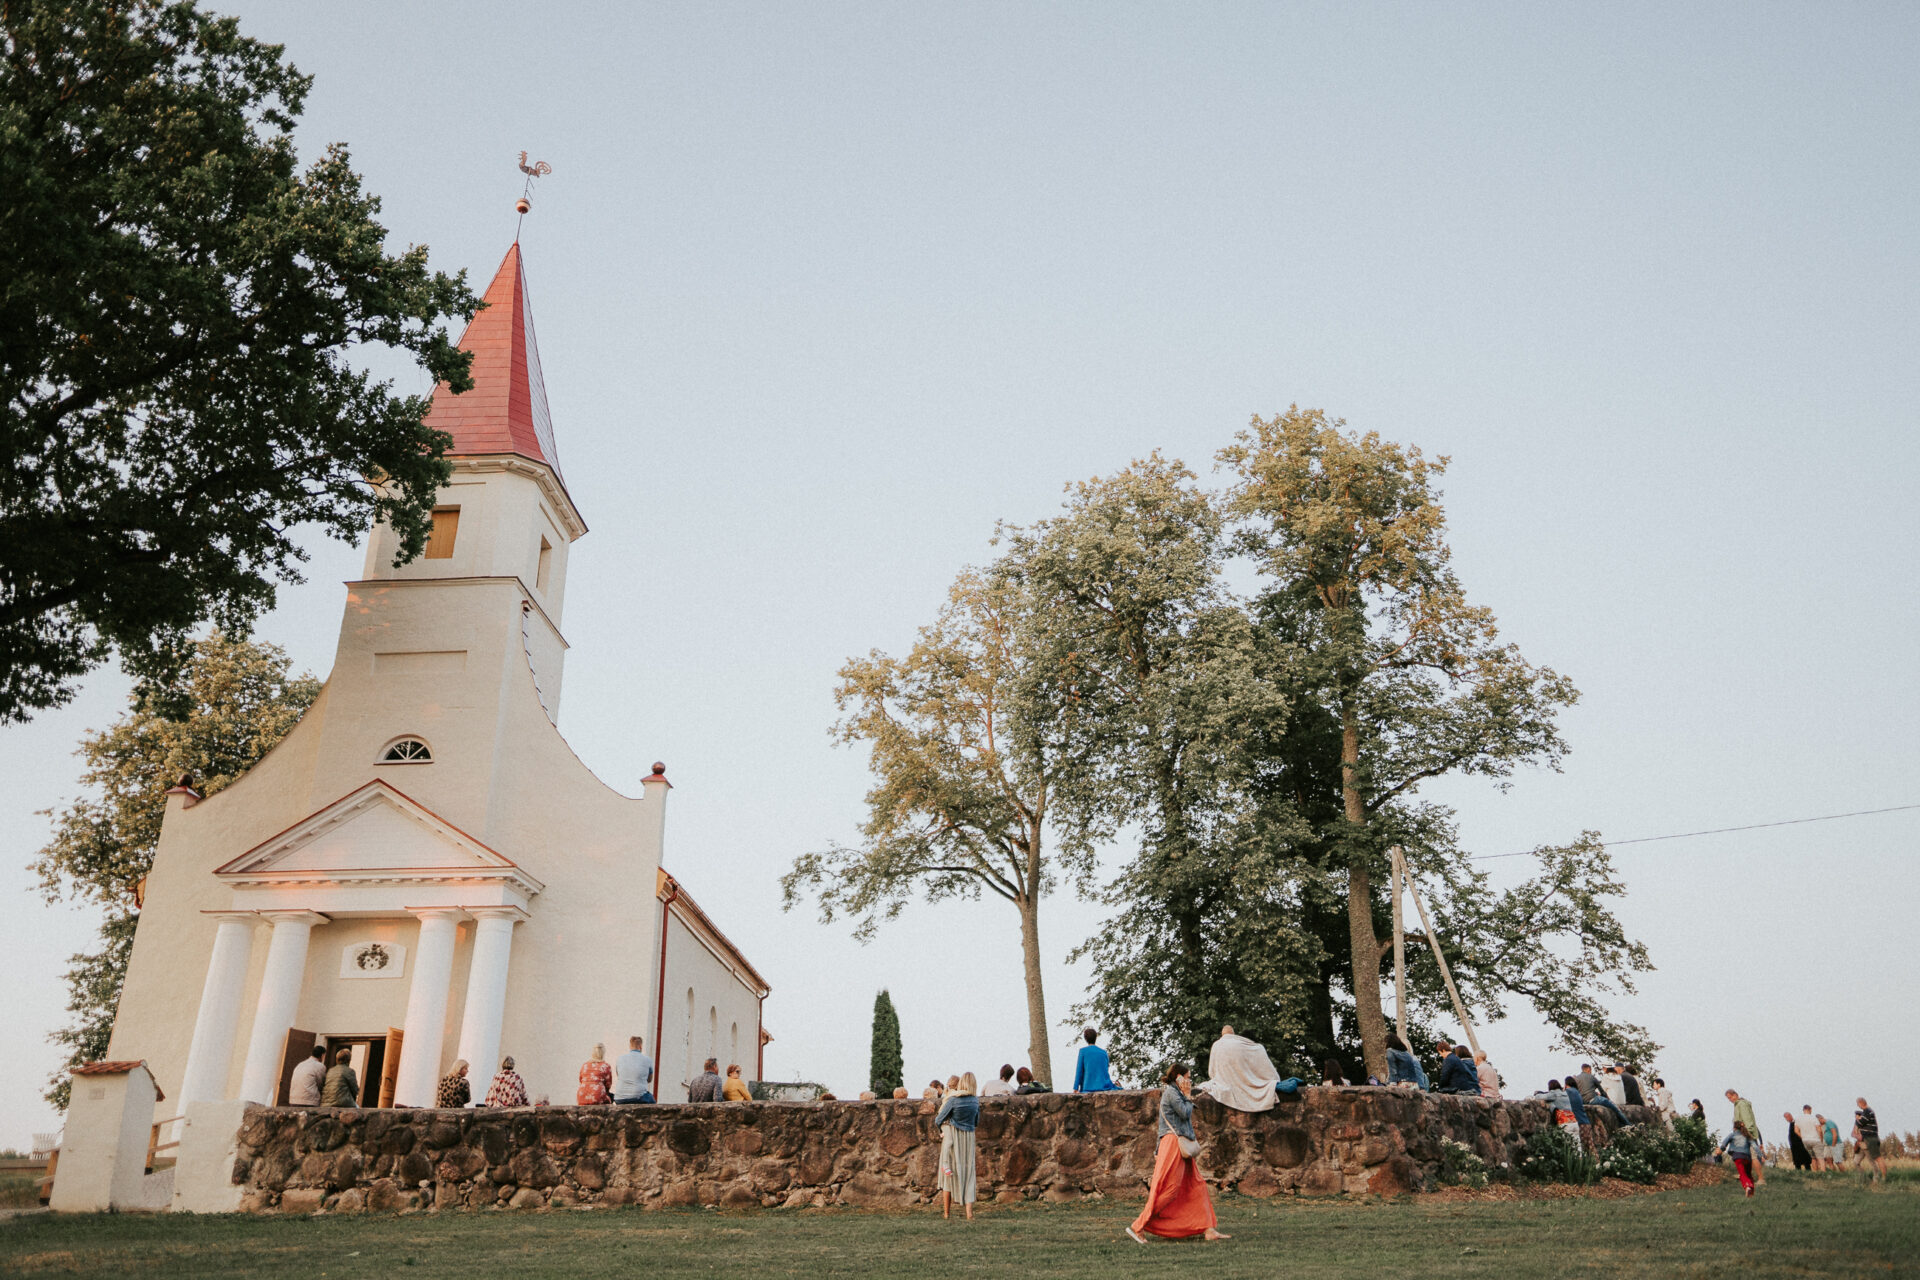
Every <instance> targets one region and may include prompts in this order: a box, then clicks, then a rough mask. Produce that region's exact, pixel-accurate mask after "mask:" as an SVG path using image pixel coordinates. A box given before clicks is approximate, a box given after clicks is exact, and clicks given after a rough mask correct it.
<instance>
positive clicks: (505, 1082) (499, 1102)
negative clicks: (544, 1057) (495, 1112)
mask: <svg viewBox="0 0 1920 1280" xmlns="http://www.w3.org/2000/svg"><path fill="white" fill-rule="evenodd" d="M484 1105H486V1106H489V1107H524V1106H526V1105H527V1082H526V1081H524V1080H522V1079H521V1078H520V1073H519V1072H518V1071H515V1070H514V1069H513V1057H512V1055H511V1054H509V1055H508V1056H507V1057H504V1058H502V1059H500V1074H499V1075H497V1076H495V1077H494V1078H493V1083H492V1084H490V1085H488V1086H487V1100H486V1102H485V1104H484Z"/></svg>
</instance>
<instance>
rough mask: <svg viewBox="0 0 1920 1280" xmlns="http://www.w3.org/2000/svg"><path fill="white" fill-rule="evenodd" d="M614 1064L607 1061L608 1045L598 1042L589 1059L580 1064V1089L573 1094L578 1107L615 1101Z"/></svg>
mask: <svg viewBox="0 0 1920 1280" xmlns="http://www.w3.org/2000/svg"><path fill="white" fill-rule="evenodd" d="M612 1086H613V1066H612V1064H611V1063H609V1062H608V1061H607V1046H605V1045H603V1044H597V1045H595V1046H593V1052H592V1053H590V1054H588V1055H587V1060H586V1061H585V1062H583V1063H581V1064H580V1089H579V1091H578V1092H576V1093H575V1094H574V1095H573V1104H574V1105H575V1106H577V1107H598V1106H601V1105H603V1104H605V1103H608V1102H611V1101H613V1095H612V1093H611V1092H609V1090H610V1089H611V1088H612Z"/></svg>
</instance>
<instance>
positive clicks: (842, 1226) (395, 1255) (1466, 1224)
mask: <svg viewBox="0 0 1920 1280" xmlns="http://www.w3.org/2000/svg"><path fill="white" fill-rule="evenodd" d="M1218 1207H1219V1211H1220V1225H1221V1228H1222V1229H1223V1230H1225V1231H1229V1232H1231V1233H1233V1235H1234V1239H1233V1240H1231V1241H1229V1242H1226V1243H1222V1244H1211V1245H1209V1244H1203V1243H1199V1242H1190V1243H1169V1242H1156V1243H1153V1244H1150V1245H1148V1246H1146V1247H1144V1248H1143V1247H1141V1246H1139V1245H1136V1244H1134V1243H1133V1242H1132V1241H1130V1240H1128V1239H1127V1238H1126V1237H1125V1236H1124V1235H1123V1234H1121V1232H1122V1229H1123V1228H1124V1227H1125V1226H1126V1224H1127V1222H1128V1220H1129V1219H1130V1218H1131V1217H1132V1215H1133V1214H1134V1213H1135V1212H1136V1211H1137V1210H1138V1208H1139V1205H1138V1204H1137V1203H1125V1202H1120V1201H1113V1200H1109V1201H1102V1202H1093V1203H1082V1204H1076V1205H1068V1206H1060V1207H1052V1206H1029V1205H1021V1206H1015V1207H994V1208H985V1209H983V1210H981V1213H980V1216H979V1218H978V1219H977V1220H976V1221H974V1222H972V1223H966V1222H962V1221H960V1220H958V1219H955V1220H954V1221H952V1222H942V1221H941V1220H940V1216H939V1213H938V1211H937V1210H935V1211H932V1212H926V1211H922V1212H916V1213H898V1214H876V1213H858V1212H854V1211H848V1210H825V1211H814V1210H798V1211H770V1212H753V1211H747V1212H739V1213H718V1212H713V1211H710V1210H709V1211H702V1210H688V1211H682V1212H655V1213H648V1212H642V1211H638V1210H612V1211H593V1212H553V1213H539V1214H493V1213H489V1214H447V1215H441V1216H429V1215H421V1214H416V1215H411V1216H407V1217H320V1218H290V1219H283V1218H240V1217H227V1218H190V1217H184V1216H183V1217H177V1218H176V1217H172V1216H168V1215H157V1216H114V1217H107V1216H97V1217H96V1216H88V1217H62V1218H54V1217H50V1216H47V1215H35V1216H30V1217H20V1218H14V1219H11V1220H8V1221H3V1222H0V1273H3V1274H6V1275H10V1276H11V1275H18V1276H63V1275H81V1276H127V1277H137V1278H138V1280H155V1278H158V1277H166V1276H194V1277H199V1276H257V1277H261V1278H262V1280H288V1278H289V1277H296V1276H297V1277H299V1280H314V1278H315V1277H321V1276H325V1277H341V1278H351V1277H361V1276H366V1277H378V1278H379V1280H410V1278H412V1277H421V1278H423V1280H424V1278H425V1277H447V1278H448V1280H453V1278H456V1277H457V1278H458V1280H472V1278H473V1277H476V1276H512V1277H516V1278H518V1277H527V1278H529V1280H531V1278H534V1277H548V1276H551V1277H565V1280H586V1278H590V1277H596V1276H622V1277H627V1276H644V1277H662V1276H668V1277H670V1276H714V1275H751V1276H765V1277H776V1276H803V1277H807V1278H808V1280H823V1278H824V1277H830V1276H902V1275H912V1276H964V1277H987V1276H1019V1277H1023V1278H1025V1277H1034V1276H1067V1277H1072V1276H1086V1277H1100V1280H1111V1278H1114V1277H1128V1276H1143V1277H1145V1276H1152V1277H1155V1278H1156V1280H1160V1278H1162V1277H1166V1276H1168V1275H1171V1274H1174V1273H1175V1272H1177V1273H1178V1274H1179V1275H1181V1276H1182V1277H1186V1276H1260V1277H1285V1278H1286V1280H1311V1278H1312V1277H1319V1276H1362V1277H1368V1278H1369V1280H1376V1278H1377V1280H1406V1278H1416V1277H1417V1278H1418V1280H1438V1278H1441V1277H1454V1276H1486V1277H1501V1278H1502V1280H1506V1278H1509V1277H1533V1276H1595V1277H1601V1276H1604V1277H1608V1278H1609V1280H1612V1278H1616V1277H1654V1276H1658V1277H1674V1276H1685V1277H1691V1276H1727V1277H1738V1278H1739V1280H1762V1278H1764V1277H1771V1276H1810V1275H1817V1276H1869V1275H1872V1276H1898V1275H1915V1276H1920V1185H1916V1184H1915V1183H1912V1182H1896V1183H1894V1184H1892V1185H1891V1186H1886V1187H1873V1188H1868V1187H1866V1186H1865V1185H1863V1184H1862V1182H1861V1181H1860V1180H1859V1179H1858V1178H1857V1177H1853V1178H1849V1177H1845V1176H1840V1177H1811V1178H1803V1177H1796V1176H1794V1175H1791V1174H1779V1173H1776V1174H1774V1175H1773V1176H1772V1177H1771V1178H1770V1179H1769V1181H1768V1185H1767V1188H1766V1190H1765V1191H1764V1192H1763V1193H1762V1194H1761V1195H1760V1196H1759V1197H1757V1198H1756V1199H1754V1200H1751V1201H1749V1200H1746V1199H1744V1198H1742V1197H1741V1195H1740V1190H1739V1187H1738V1185H1737V1184H1731V1183H1726V1184H1722V1185H1720V1186H1715V1187H1707V1188H1702V1189H1698V1190H1692V1191H1675V1192H1664V1193H1661V1194H1657V1195H1647V1196H1634V1197H1631V1198H1627V1199H1620V1200H1559V1201H1547V1200H1533V1201H1519V1202H1510V1203H1473V1204H1440V1203H1431V1202H1429V1203H1419V1204H1415V1203H1408V1202H1404V1201H1402V1202H1382V1201H1372V1202H1364V1201H1356V1202H1349V1201H1338V1200H1336V1201H1312V1200H1285V1201H1256V1200H1246V1199H1241V1198H1239V1197H1233V1196H1228V1197H1223V1198H1222V1199H1221V1201H1220V1202H1219V1206H1218Z"/></svg>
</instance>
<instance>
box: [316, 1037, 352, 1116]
mask: <svg viewBox="0 0 1920 1280" xmlns="http://www.w3.org/2000/svg"><path fill="white" fill-rule="evenodd" d="M320 1105H321V1106H323V1107H357V1106H359V1105H360V1077H359V1076H356V1075H355V1074H354V1073H353V1050H351V1049H342V1050H341V1051H340V1052H338V1053H336V1054H334V1055H333V1066H332V1067H331V1068H330V1069H329V1070H328V1071H327V1081H326V1083H325V1084H323V1085H321V1086H320Z"/></svg>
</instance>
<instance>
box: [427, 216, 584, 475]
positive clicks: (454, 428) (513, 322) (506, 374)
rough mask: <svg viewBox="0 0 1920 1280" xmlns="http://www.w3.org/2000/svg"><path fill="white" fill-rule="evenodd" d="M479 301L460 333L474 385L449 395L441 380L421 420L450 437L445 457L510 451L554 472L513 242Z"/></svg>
mask: <svg viewBox="0 0 1920 1280" xmlns="http://www.w3.org/2000/svg"><path fill="white" fill-rule="evenodd" d="M486 301H487V305H486V309H485V310H483V311H481V312H480V313H479V314H478V315H476V316H475V317H474V318H473V323H472V324H469V325H468V326H467V331H466V332H465V333H464V334H462V335H461V337H460V347H461V349H462V350H465V351H471V352H473V390H471V391H468V392H466V393H465V394H464V395H454V394H453V392H451V391H449V390H448V389H447V384H446V383H444V382H442V383H440V384H439V385H438V386H436V387H434V389H433V407H432V408H430V409H429V410H428V411H427V425H428V426H430V427H432V428H434V429H435V430H438V431H444V432H446V433H447V434H448V435H450V436H452V437H453V445H452V447H451V448H449V449H448V450H447V454H448V456H449V457H455V458H459V457H469V456H472V455H475V454H494V453H517V454H519V455H520V456H521V457H523V458H532V459H533V460H535V461H536V462H544V463H546V464H547V465H548V466H550V467H552V468H553V473H554V475H556V476H558V475H559V474H560V454H559V452H558V451H557V450H556V449H555V448H554V447H553V417H552V415H551V414H549V413H548V412H547V387H546V383H545V382H544V381H542V379H541V377H540V347H539V345H538V344H537V343H535V342H534V340H533V310H532V308H531V307H529V306H528V305H527V277H526V273H525V272H524V271H522V270H521V268H520V242H519V241H518V240H516V241H514V243H513V247H512V248H511V249H508V250H507V256H506V257H505V258H502V259H501V260H500V270H498V271H496V272H494V275H493V283H492V284H490V285H488V286H487V293H486ZM561 483H562V484H564V483H565V479H564V478H562V480H561Z"/></svg>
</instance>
